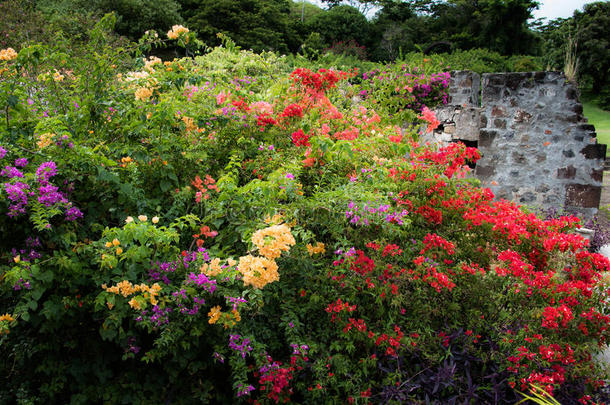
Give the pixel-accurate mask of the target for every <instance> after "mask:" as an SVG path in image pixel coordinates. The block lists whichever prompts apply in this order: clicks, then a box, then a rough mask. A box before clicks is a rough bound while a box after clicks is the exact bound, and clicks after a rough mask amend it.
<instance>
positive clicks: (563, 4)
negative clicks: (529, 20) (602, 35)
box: [534, 0, 595, 20]
mask: <svg viewBox="0 0 610 405" xmlns="http://www.w3.org/2000/svg"><path fill="white" fill-rule="evenodd" d="M594 1H595V0H539V2H540V7H539V8H538V10H534V18H547V19H549V20H552V19H555V18H559V17H561V18H568V17H572V14H574V10H576V9H578V10H581V11H582V8H583V6H584V5H585V4H587V3H593V2H594Z"/></svg>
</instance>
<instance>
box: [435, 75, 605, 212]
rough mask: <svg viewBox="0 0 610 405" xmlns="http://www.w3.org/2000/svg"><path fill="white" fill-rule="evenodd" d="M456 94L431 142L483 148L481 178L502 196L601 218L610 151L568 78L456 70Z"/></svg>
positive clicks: (453, 87)
mask: <svg viewBox="0 0 610 405" xmlns="http://www.w3.org/2000/svg"><path fill="white" fill-rule="evenodd" d="M479 86H480V89H481V91H480V93H481V97H480V104H479V99H478V94H479ZM450 96H451V101H450V104H448V105H447V106H444V107H441V108H439V109H438V110H437V118H439V120H440V121H441V123H442V125H441V127H440V129H439V131H437V132H436V133H434V134H433V135H432V136H431V137H430V139H429V140H433V141H436V142H441V143H444V142H450V141H456V140H465V141H467V142H466V143H470V144H471V145H474V144H476V145H477V146H478V148H479V150H480V151H481V154H482V158H481V160H479V162H478V163H477V166H476V169H475V174H476V176H477V177H478V178H479V179H480V180H481V182H482V185H483V186H484V187H489V188H490V189H491V190H492V191H493V192H494V194H495V195H496V197H497V198H504V199H508V200H512V201H515V202H517V203H520V204H523V205H526V206H530V207H538V208H543V209H549V208H555V209H565V210H566V211H568V212H571V213H574V214H577V215H579V216H581V217H582V218H585V219H589V218H591V217H592V216H594V215H595V214H596V213H597V208H598V206H599V200H600V196H601V186H602V176H603V164H604V159H605V154H606V145H602V144H598V143H596V138H595V136H596V134H595V128H594V127H593V126H592V125H590V124H588V123H587V122H586V119H585V118H584V117H583V115H582V104H580V102H579V101H578V91H577V89H576V87H575V86H574V85H573V84H571V83H569V82H567V81H566V79H565V77H564V76H563V74H561V73H558V72H530V73H491V74H484V75H483V77H482V78H481V79H479V75H477V74H476V73H472V72H452V81H451V84H450Z"/></svg>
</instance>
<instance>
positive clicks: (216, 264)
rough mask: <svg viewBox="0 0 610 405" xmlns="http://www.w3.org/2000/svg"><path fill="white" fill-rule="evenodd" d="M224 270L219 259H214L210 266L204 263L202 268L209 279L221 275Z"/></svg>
mask: <svg viewBox="0 0 610 405" xmlns="http://www.w3.org/2000/svg"><path fill="white" fill-rule="evenodd" d="M221 271H222V268H221V267H220V259H219V258H218V257H217V258H215V259H213V260H212V261H211V262H210V264H209V265H208V264H207V263H204V264H203V266H201V272H202V273H203V274H205V275H206V276H208V277H214V276H217V275H218V274H220V272H221Z"/></svg>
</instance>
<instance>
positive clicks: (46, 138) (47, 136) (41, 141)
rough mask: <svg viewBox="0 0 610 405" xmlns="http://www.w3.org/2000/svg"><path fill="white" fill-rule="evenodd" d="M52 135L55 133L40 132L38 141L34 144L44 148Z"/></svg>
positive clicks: (48, 143)
mask: <svg viewBox="0 0 610 405" xmlns="http://www.w3.org/2000/svg"><path fill="white" fill-rule="evenodd" d="M54 136H55V134H51V133H45V134H41V135H39V136H38V142H36V145H38V148H40V149H44V148H46V147H47V146H49V145H50V144H51V142H52V140H53V137H54Z"/></svg>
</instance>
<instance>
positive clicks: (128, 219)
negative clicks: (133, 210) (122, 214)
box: [125, 217, 133, 224]
mask: <svg viewBox="0 0 610 405" xmlns="http://www.w3.org/2000/svg"><path fill="white" fill-rule="evenodd" d="M125 222H126V223H128V224H130V223H132V222H133V217H127V218H125Z"/></svg>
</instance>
